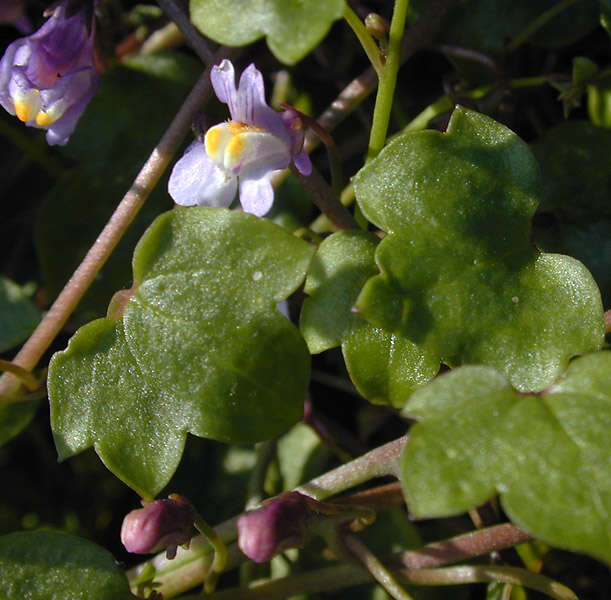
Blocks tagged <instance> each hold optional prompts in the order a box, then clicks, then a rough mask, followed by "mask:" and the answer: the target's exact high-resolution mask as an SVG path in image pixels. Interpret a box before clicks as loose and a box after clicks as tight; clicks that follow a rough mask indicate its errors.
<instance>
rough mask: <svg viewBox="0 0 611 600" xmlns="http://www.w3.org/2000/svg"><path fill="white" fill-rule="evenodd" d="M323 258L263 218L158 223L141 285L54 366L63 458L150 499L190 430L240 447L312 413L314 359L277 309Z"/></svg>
mask: <svg viewBox="0 0 611 600" xmlns="http://www.w3.org/2000/svg"><path fill="white" fill-rule="evenodd" d="M312 254H313V248H312V247H311V246H310V245H309V244H307V243H305V242H303V241H301V240H299V239H297V238H295V237H294V236H292V235H290V234H288V233H286V232H285V231H284V230H282V229H281V228H280V227H278V226H276V225H274V224H272V223H270V222H268V221H265V220H261V219H257V218H255V217H253V216H251V215H247V214H244V213H240V212H231V211H229V210H226V209H218V208H208V207H198V208H192V209H188V210H177V211H172V212H170V213H166V214H164V215H162V216H161V217H159V218H158V219H157V220H156V221H155V222H154V223H153V225H152V226H151V227H150V228H149V229H148V231H147V232H146V234H145V235H144V237H143V238H142V239H141V241H140V242H139V244H138V246H137V248H136V251H135V253H134V259H133V269H134V286H133V288H132V289H131V290H129V291H125V292H121V293H119V294H117V295H116V297H115V299H114V300H113V302H111V305H110V307H109V316H108V317H107V318H105V319H99V320H97V321H93V322H92V323H89V324H88V325H86V326H84V327H82V328H81V329H80V330H79V331H78V332H77V333H76V335H75V336H74V337H73V338H72V339H71V341H70V343H69V345H68V348H67V350H65V351H63V352H59V353H57V354H55V356H54V357H53V359H52V361H51V364H50V368H49V399H50V403H51V423H52V428H53V433H54V436H55V442H56V446H57V449H58V452H59V455H60V457H61V458H66V457H68V456H71V455H73V454H76V453H77V452H80V451H82V450H84V449H85V448H87V447H89V446H92V445H93V446H94V448H95V450H96V452H97V453H98V455H99V456H100V458H101V459H102V460H103V462H104V463H105V464H106V466H107V467H108V468H109V469H110V470H111V471H112V472H113V473H114V474H115V475H117V476H118V477H119V478H121V479H122V480H123V481H125V482H126V483H127V484H128V485H130V486H131V487H132V488H133V489H135V490H136V491H138V492H139V493H140V494H142V495H143V496H145V497H151V496H154V495H155V494H156V493H157V492H159V490H161V488H163V486H164V485H166V484H167V482H168V481H169V479H170V477H171V476H172V474H173V473H174V471H175V469H176V467H177V465H178V462H179V461H180V457H181V455H182V451H183V448H184V444H185V438H186V434H187V433H188V432H191V433H193V434H194V435H197V436H201V437H207V438H213V439H216V440H221V441H226V442H233V443H242V442H255V441H260V440H264V439H268V438H271V437H274V436H276V435H278V434H280V433H282V432H283V431H285V430H287V429H289V428H290V427H291V426H292V425H293V424H294V423H295V422H297V421H298V420H299V419H300V418H301V417H302V414H303V400H304V397H305V393H306V387H307V382H308V376H309V356H308V352H307V348H306V347H305V344H304V342H303V339H302V338H301V336H300V335H299V332H298V330H297V329H296V328H295V327H294V326H293V325H292V324H291V323H290V321H289V320H288V319H286V318H285V317H284V316H283V315H282V314H281V313H280V312H279V311H278V310H277V309H276V304H277V303H278V302H280V301H281V300H283V299H285V298H286V297H287V296H288V295H290V294H291V293H292V292H293V291H294V290H295V289H296V288H297V287H298V286H299V285H300V284H301V282H302V281H303V279H304V277H305V272H306V270H307V267H308V265H309V262H310V260H311V257H312Z"/></svg>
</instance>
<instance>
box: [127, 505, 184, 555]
mask: <svg viewBox="0 0 611 600" xmlns="http://www.w3.org/2000/svg"><path fill="white" fill-rule="evenodd" d="M195 514H196V512H195V508H193V505H192V504H191V503H190V502H189V501H188V500H187V499H186V498H183V497H182V496H179V495H178V494H171V495H170V496H169V497H168V498H167V500H155V501H153V502H151V503H149V504H147V505H146V506H145V507H144V508H138V509H136V510H132V511H131V512H130V513H128V514H127V515H126V516H125V518H124V519H123V525H122V526H121V542H122V544H123V545H124V546H125V549H126V550H127V551H128V552H133V553H134V554H153V553H155V552H161V551H162V550H166V551H167V556H168V558H174V556H176V547H177V546H179V545H181V544H186V543H187V542H188V541H189V540H190V539H191V531H192V529H193V521H194V519H195Z"/></svg>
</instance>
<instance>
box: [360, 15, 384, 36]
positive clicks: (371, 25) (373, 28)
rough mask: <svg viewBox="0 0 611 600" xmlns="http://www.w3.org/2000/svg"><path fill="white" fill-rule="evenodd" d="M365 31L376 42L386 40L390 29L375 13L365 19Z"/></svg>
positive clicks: (382, 18)
mask: <svg viewBox="0 0 611 600" xmlns="http://www.w3.org/2000/svg"><path fill="white" fill-rule="evenodd" d="M365 27H366V28H367V31H368V32H369V33H370V34H371V35H372V36H373V37H374V38H376V39H377V40H387V39H388V31H389V29H390V27H389V25H388V21H387V20H386V19H385V18H384V17H382V16H380V15H379V14H377V13H369V14H368V15H367V16H366V17H365Z"/></svg>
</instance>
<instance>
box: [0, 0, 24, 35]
mask: <svg viewBox="0 0 611 600" xmlns="http://www.w3.org/2000/svg"><path fill="white" fill-rule="evenodd" d="M24 3H25V1H24V0H2V1H1V2H0V23H8V24H10V25H14V26H15V27H16V28H17V29H19V31H21V33H30V31H32V24H31V23H30V20H29V19H28V17H27V16H26V14H25V12H24V11H23V5H24Z"/></svg>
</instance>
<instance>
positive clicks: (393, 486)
mask: <svg viewBox="0 0 611 600" xmlns="http://www.w3.org/2000/svg"><path fill="white" fill-rule="evenodd" d="M334 501H335V502H338V503H340V504H354V505H356V506H366V507H367V508H371V509H373V510H375V511H378V510H386V509H387V508H391V507H392V506H399V505H400V504H405V499H404V498H403V492H402V490H401V484H400V483H399V482H398V481H395V482H393V483H387V484H386V485H379V486H377V487H374V488H370V489H368V490H364V491H362V492H356V493H355V494H350V496H346V497H343V496H340V497H339V498H337V499H336V500H334Z"/></svg>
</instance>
